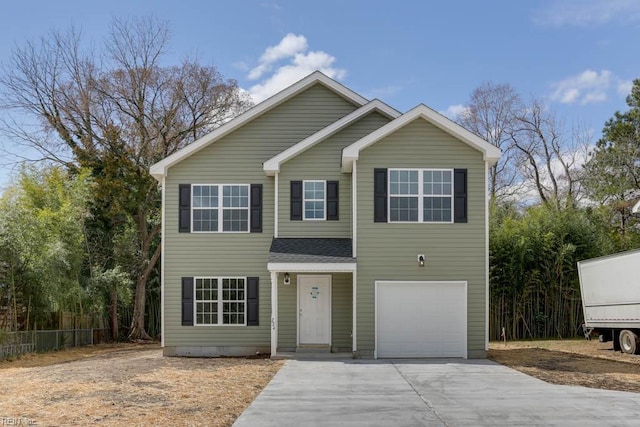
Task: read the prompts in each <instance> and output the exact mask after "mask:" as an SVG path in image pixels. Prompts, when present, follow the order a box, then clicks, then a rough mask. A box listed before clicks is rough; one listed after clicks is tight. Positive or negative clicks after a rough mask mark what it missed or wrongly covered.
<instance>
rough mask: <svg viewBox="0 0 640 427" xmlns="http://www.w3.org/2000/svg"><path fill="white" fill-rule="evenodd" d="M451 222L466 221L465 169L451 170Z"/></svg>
mask: <svg viewBox="0 0 640 427" xmlns="http://www.w3.org/2000/svg"><path fill="white" fill-rule="evenodd" d="M453 222H467V170H466V169H454V170H453Z"/></svg>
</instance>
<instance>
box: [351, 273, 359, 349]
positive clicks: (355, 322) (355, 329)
mask: <svg viewBox="0 0 640 427" xmlns="http://www.w3.org/2000/svg"><path fill="white" fill-rule="evenodd" d="M352 280H353V292H352V294H353V296H352V298H351V299H352V303H353V307H352V309H351V310H352V314H353V326H352V327H351V329H352V332H351V334H352V338H353V342H352V344H351V351H352V352H354V353H355V352H356V351H358V304H357V298H358V272H357V271H355V270H354V272H353V273H352Z"/></svg>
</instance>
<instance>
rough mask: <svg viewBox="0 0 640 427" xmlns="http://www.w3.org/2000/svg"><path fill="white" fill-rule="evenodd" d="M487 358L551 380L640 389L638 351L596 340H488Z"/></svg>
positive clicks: (583, 384) (552, 381)
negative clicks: (622, 349)
mask: <svg viewBox="0 0 640 427" xmlns="http://www.w3.org/2000/svg"><path fill="white" fill-rule="evenodd" d="M489 358H490V359H492V360H494V361H496V362H498V363H501V364H503V365H506V366H509V367H511V368H514V369H517V370H518V371H521V372H524V373H525V374H528V375H531V376H533V377H536V378H540V379H541V380H544V381H547V382H549V383H552V384H567V385H580V386H585V387H592V388H602V389H607V390H621V391H632V392H636V393H637V392H640V355H631V354H624V353H621V352H619V351H614V350H613V343H612V342H606V343H601V342H598V341H597V340H592V341H587V340H584V339H582V340H580V339H577V340H557V341H555V340H550V341H520V342H509V343H507V344H506V346H505V344H504V343H498V342H495V343H490V345H489Z"/></svg>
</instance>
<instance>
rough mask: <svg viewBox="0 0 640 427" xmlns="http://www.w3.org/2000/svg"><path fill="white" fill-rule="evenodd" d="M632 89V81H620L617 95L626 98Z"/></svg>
mask: <svg viewBox="0 0 640 427" xmlns="http://www.w3.org/2000/svg"><path fill="white" fill-rule="evenodd" d="M632 87H633V81H632V80H620V81H619V82H618V95H620V96H624V97H626V96H627V95H629V94H630V93H631V88H632Z"/></svg>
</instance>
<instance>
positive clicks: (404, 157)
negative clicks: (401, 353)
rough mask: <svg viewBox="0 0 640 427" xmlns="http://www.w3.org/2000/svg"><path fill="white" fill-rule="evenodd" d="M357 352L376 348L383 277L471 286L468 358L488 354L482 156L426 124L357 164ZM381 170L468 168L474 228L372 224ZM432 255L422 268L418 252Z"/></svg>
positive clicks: (393, 139)
mask: <svg viewBox="0 0 640 427" xmlns="http://www.w3.org/2000/svg"><path fill="white" fill-rule="evenodd" d="M356 167H357V190H358V221H357V227H358V230H357V258H358V276H357V280H358V284H357V310H358V312H357V337H358V351H359V352H361V353H362V354H363V355H370V354H371V352H372V351H373V349H374V345H375V331H374V325H375V305H374V304H375V301H374V294H375V287H374V283H375V281H376V280H425V281H426V280H431V281H453V280H465V281H467V282H468V296H467V301H468V314H467V321H468V338H467V351H468V355H469V357H484V355H485V351H484V348H485V291H486V283H485V253H486V252H485V248H486V246H485V238H486V236H485V174H484V167H485V166H484V161H483V159H482V154H481V153H480V152H479V151H477V150H475V149H473V148H471V147H470V146H468V145H467V144H465V143H463V142H460V141H458V140H457V139H455V138H453V137H452V136H450V135H448V134H447V133H445V132H443V131H441V130H440V129H438V128H436V127H435V126H432V125H430V124H428V123H427V122H426V121H424V120H422V119H417V120H416V121H414V122H412V123H410V124H408V125H406V126H405V127H404V128H402V129H400V130H398V131H396V132H394V133H393V134H391V135H389V136H388V137H387V138H385V139H383V140H381V141H378V142H377V143H376V144H374V145H372V146H370V147H369V148H367V149H365V150H363V151H362V152H361V154H360V159H359V160H358V161H357V166H356ZM374 168H389V169H392V168H451V169H453V168H466V169H467V170H468V176H467V182H468V223H464V224H460V223H457V224H402V223H374V222H373V170H374ZM418 254H425V255H426V266H425V267H424V268H419V267H418V263H417V255H418Z"/></svg>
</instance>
